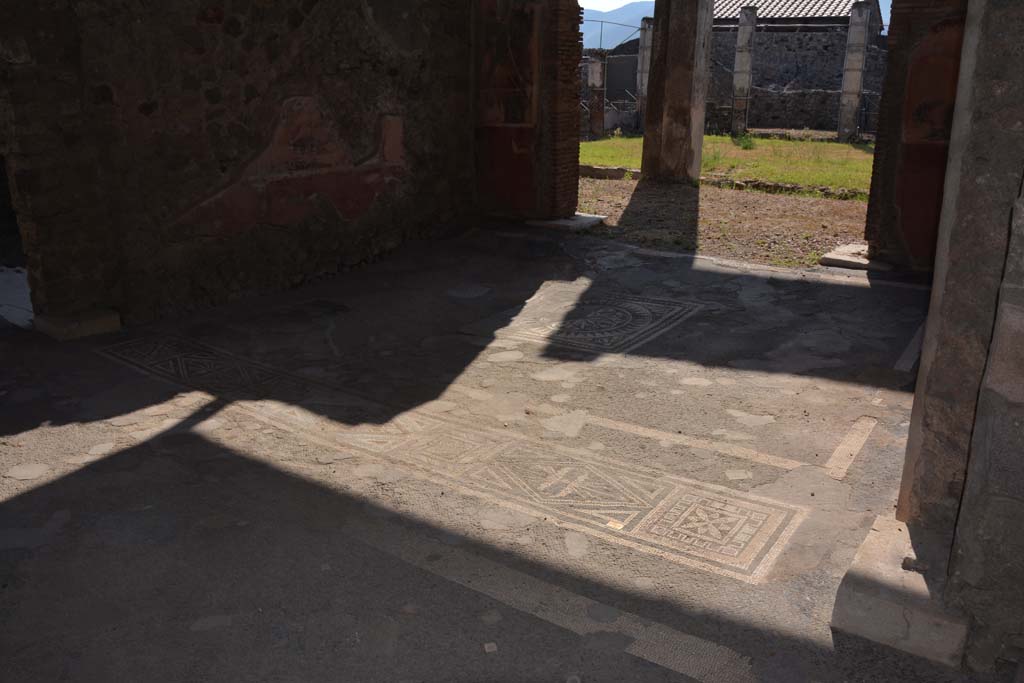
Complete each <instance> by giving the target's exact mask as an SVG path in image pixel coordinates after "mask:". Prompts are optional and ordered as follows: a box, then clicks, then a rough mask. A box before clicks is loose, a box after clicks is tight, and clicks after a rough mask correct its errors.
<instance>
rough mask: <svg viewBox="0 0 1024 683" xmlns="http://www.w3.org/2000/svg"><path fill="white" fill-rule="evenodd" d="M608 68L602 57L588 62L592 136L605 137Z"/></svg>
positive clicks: (588, 104) (588, 103)
mask: <svg viewBox="0 0 1024 683" xmlns="http://www.w3.org/2000/svg"><path fill="white" fill-rule="evenodd" d="M606 72H607V69H606V68H605V63H604V62H603V61H601V59H599V58H598V59H591V60H590V61H589V62H587V89H588V90H589V91H590V99H589V100H588V102H587V106H588V107H589V108H590V137H591V138H603V137H604V101H605V99H604V95H605V74H606Z"/></svg>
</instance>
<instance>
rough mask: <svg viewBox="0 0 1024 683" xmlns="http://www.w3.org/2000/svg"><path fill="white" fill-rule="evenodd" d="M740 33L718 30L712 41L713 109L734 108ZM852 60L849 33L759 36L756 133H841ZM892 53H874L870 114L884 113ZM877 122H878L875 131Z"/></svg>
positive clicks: (868, 81) (869, 71)
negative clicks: (846, 77)
mask: <svg viewBox="0 0 1024 683" xmlns="http://www.w3.org/2000/svg"><path fill="white" fill-rule="evenodd" d="M735 53H736V31H735V29H732V30H716V31H715V33H714V36H713V41H712V66H711V68H712V80H711V87H710V89H709V91H708V102H709V107H710V106H714V107H716V108H718V107H731V106H732V72H733V64H734V61H735ZM845 59H846V29H845V28H837V29H830V30H819V31H766V30H764V29H763V28H761V29H759V30H758V31H757V32H756V33H755V34H754V53H753V73H754V83H753V85H754V92H753V96H752V98H751V102H750V115H749V125H750V127H752V128H794V129H802V128H810V129H814V130H836V129H838V127H839V95H840V90H841V88H842V83H843V64H844V62H845ZM886 62H887V51H886V49H885V48H884V47H881V46H880V45H870V46H869V47H868V59H867V65H866V68H865V73H864V92H865V101H866V103H867V106H868V110H869V112H871V111H874V112H877V111H878V102H879V99H880V94H881V92H882V83H883V80H884V78H885V70H886ZM874 121H876V117H872V119H871V122H870V123H869V126H868V127H869V129H872V130H873V126H872V125H871V124H872V123H874Z"/></svg>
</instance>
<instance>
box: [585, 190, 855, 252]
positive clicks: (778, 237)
mask: <svg viewBox="0 0 1024 683" xmlns="http://www.w3.org/2000/svg"><path fill="white" fill-rule="evenodd" d="M637 185H638V183H637V181H635V180H595V179H592V178H582V179H581V180H580V211H583V212H585V213H596V214H600V215H604V216H608V219H607V221H605V222H606V224H607V226H608V227H607V228H599V229H598V230H597V231H596V232H597V234H601V235H603V236H607V237H615V238H618V239H623V240H626V241H628V242H631V243H634V244H641V245H644V246H650V247H656V248H658V249H673V250H678V251H696V252H697V253H700V254H705V255H709V256H721V257H726V258H732V259H738V260H742V261H751V262H754V263H767V264H770V265H775V266H790V267H803V266H812V265H815V264H817V262H818V258H819V257H820V256H821V255H822V254H824V253H825V252H827V251H830V250H831V249H833V248H834V247H837V246H839V245H841V244H849V243H852V242H862V241H863V239H864V223H865V221H866V218H867V204H866V203H865V202H859V201H840V200H835V199H817V198H814V197H803V196H795V195H773V194H765V193H761V192H744V191H738V190H725V189H720V188H714V187H703V188H701V190H700V193H699V208H698V192H697V190H695V189H694V188H690V187H686V186H682V185H645V186H641V187H638V186H637Z"/></svg>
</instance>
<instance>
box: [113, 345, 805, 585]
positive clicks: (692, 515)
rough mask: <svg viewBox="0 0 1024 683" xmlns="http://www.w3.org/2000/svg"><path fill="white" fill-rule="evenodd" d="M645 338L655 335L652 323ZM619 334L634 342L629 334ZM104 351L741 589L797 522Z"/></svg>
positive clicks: (778, 509) (621, 474)
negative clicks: (326, 411) (730, 580)
mask: <svg viewBox="0 0 1024 683" xmlns="http://www.w3.org/2000/svg"><path fill="white" fill-rule="evenodd" d="M532 329H536V328H532ZM647 330H648V334H657V328H656V327H653V326H647ZM624 335H626V336H631V337H635V331H632V330H631V331H627V332H624ZM103 353H104V354H105V355H107V356H108V357H110V358H113V359H116V360H118V361H121V362H124V363H127V364H129V365H131V366H132V367H134V368H137V369H138V370H141V371H143V372H145V373H148V374H150V375H154V376H156V377H159V378H161V379H164V380H167V381H170V382H174V383H176V384H178V385H180V386H181V387H183V388H189V389H195V390H200V391H204V392H207V393H210V394H213V395H216V396H219V397H222V398H228V399H234V400H242V401H245V403H244V405H245V407H246V410H247V411H249V412H250V413H251V414H253V416H254V417H259V418H263V419H266V420H268V421H270V422H272V423H274V424H276V425H277V426H279V427H281V428H283V429H286V430H288V431H290V432H292V433H295V434H299V435H301V436H303V437H305V438H307V439H313V440H315V441H317V442H319V443H321V444H323V445H326V446H329V447H331V448H335V449H356V450H358V451H362V452H365V453H369V454H373V455H375V456H378V457H382V458H385V459H388V460H391V461H394V462H397V463H400V464H402V465H405V466H408V467H412V468H414V469H416V470H417V471H419V472H420V473H422V474H423V475H425V476H426V477H428V478H430V479H434V480H441V481H444V482H445V483H448V484H450V485H453V486H456V487H458V488H459V489H461V490H463V491H466V492H468V493H471V494H473V495H477V496H480V497H483V498H485V499H487V500H489V501H492V502H495V503H498V504H500V505H503V506H506V507H508V508H512V509H518V510H522V511H526V512H534V513H541V514H542V515H545V516H550V517H551V518H552V519H553V520H558V522H559V523H561V524H563V525H566V526H569V527H572V528H575V529H578V530H579V531H582V532H585V533H588V534H592V535H595V536H600V537H602V538H604V539H607V540H610V541H613V542H615V543H619V544H622V545H626V546H629V547H632V548H635V549H637V550H641V551H644V552H648V553H652V554H655V555H659V556H661V557H664V558H666V559H669V560H672V561H675V562H679V563H681V564H685V565H689V566H694V567H698V568H701V569H705V570H708V571H712V572H715V573H718V574H723V575H727V576H732V577H735V578H737V579H740V580H743V581H747V582H751V583H756V582H758V581H759V580H761V579H762V578H763V577H764V576H765V575H766V573H767V572H768V570H769V569H770V568H771V565H772V562H773V560H774V559H775V558H776V557H777V556H778V554H779V553H780V552H781V551H782V550H783V548H784V547H785V544H786V541H787V540H788V539H789V537H790V536H791V535H792V534H793V532H794V531H795V530H796V528H797V527H798V526H799V524H800V522H801V521H802V519H803V517H804V516H805V514H806V512H805V510H803V509H801V508H799V507H797V506H793V505H789V504H786V503H782V502H779V501H772V500H768V499H765V498H763V497H758V496H753V495H749V494H742V493H740V492H737V491H732V490H730V489H727V488H723V487H719V486H714V485H711V484H706V483H702V482H699V481H694V480H690V479H685V478H682V477H676V476H669V475H666V474H664V473H661V472H658V471H657V470H654V469H649V468H638V467H637V466H636V465H626V464H625V463H620V462H616V461H615V459H614V457H606V456H603V455H599V454H595V453H593V452H590V451H587V450H581V449H572V448H566V447H562V446H558V445H556V444H550V443H543V442H537V441H535V440H531V439H528V438H526V437H523V436H521V435H516V434H511V433H508V432H507V431H505V432H503V431H500V430H498V429H482V428H480V427H477V426H473V425H470V424H466V423H464V422H463V421H460V420H456V419H454V418H451V417H448V416H443V415H432V414H430V413H428V412H426V411H424V410H417V411H410V412H406V413H403V414H402V415H399V416H398V417H396V418H393V419H390V420H388V421H387V422H385V423H383V424H372V425H365V424H364V425H360V426H356V427H349V426H346V425H344V424H342V423H341V422H339V420H337V419H330V418H327V417H323V416H320V415H317V414H315V413H313V412H310V411H308V410H304V409H302V408H300V407H295V406H289V407H283V406H281V404H280V403H278V402H276V401H275V402H261V401H259V400H258V399H260V398H261V397H263V396H264V395H265V394H266V392H267V390H268V389H269V388H270V387H271V386H273V387H274V392H275V396H280V395H281V390H282V388H284V389H285V391H286V392H287V393H289V394H291V396H292V400H293V401H294V402H295V403H296V404H298V405H299V406H302V405H303V404H305V405H311V404H315V403H318V402H326V403H329V404H330V405H332V406H334V407H335V408H339V407H340V408H341V409H342V410H343V411H344V413H343V414H344V421H345V422H349V423H351V422H354V421H355V422H358V421H362V420H371V421H372V419H373V418H374V417H375V416H377V415H382V414H385V413H386V410H385V409H384V406H376V405H375V404H373V403H372V402H370V401H367V400H365V399H362V398H360V397H357V396H352V395H350V394H348V393H347V392H344V391H342V390H340V389H337V388H332V387H330V386H328V385H325V384H318V383H313V382H310V381H308V380H305V379H302V378H298V377H295V376H292V375H290V374H289V373H286V372H283V371H278V370H274V369H272V368H269V367H266V366H264V365H262V364H259V363H255V362H252V361H248V360H245V359H242V358H238V357H237V356H234V355H233V354H230V353H227V352H225V351H221V350H218V349H215V348H212V347H209V346H206V345H203V344H199V343H197V342H193V341H188V340H182V339H165V338H156V339H155V338H148V337H144V338H140V339H135V340H132V341H128V342H122V343H119V344H117V345H115V346H111V347H109V348H107V349H105V350H104V351H103Z"/></svg>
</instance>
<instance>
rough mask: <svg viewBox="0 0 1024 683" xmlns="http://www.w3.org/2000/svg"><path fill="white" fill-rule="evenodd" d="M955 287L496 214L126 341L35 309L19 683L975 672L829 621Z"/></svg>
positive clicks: (8, 336)
mask: <svg viewBox="0 0 1024 683" xmlns="http://www.w3.org/2000/svg"><path fill="white" fill-rule="evenodd" d="M927 298H928V292H927V290H926V289H924V288H921V287H919V286H915V285H912V284H906V283H900V282H895V281H880V280H877V279H869V278H868V277H867V276H865V275H864V274H859V273H854V274H851V273H839V272H835V271H827V270H818V271H795V270H784V269H774V268H770V267H765V266H755V265H751V264H743V263H734V262H724V261H716V260H713V259H702V258H696V259H695V258H692V257H686V256H681V255H679V254H662V253H657V252H652V251H648V250H643V249H637V248H634V247H628V246H625V245H621V244H615V243H610V242H606V241H601V240H597V239H591V238H584V237H578V236H572V235H568V234H563V233H557V232H545V231H543V230H540V229H535V230H531V231H529V232H524V231H520V230H518V229H515V228H494V229H489V230H481V231H477V232H474V233H471V234H469V235H466V236H464V237H461V238H458V239H453V240H447V241H441V242H432V243H418V244H410V245H408V246H406V247H404V248H402V249H400V250H398V251H397V252H396V253H394V254H392V255H391V256H390V257H389V258H388V259H386V260H383V261H381V262H379V263H377V264H375V265H373V266H370V267H367V268H364V269H361V270H359V271H356V272H352V273H348V274H345V275H343V276H339V277H337V278H335V279H333V280H330V281H327V282H323V283H320V284H317V285H312V286H307V287H304V288H302V289H298V290H295V291H292V292H287V293H281V294H274V295H268V296H263V297H257V298H250V299H247V300H245V301H240V302H237V303H234V304H231V305H227V306H222V307H220V308H217V309H215V310H210V311H206V312H204V313H201V314H194V315H191V316H188V317H185V318H182V319H177V320H172V321H166V322H162V323H159V324H154V325H150V326H145V327H137V328H133V329H130V330H128V331H126V332H124V333H121V334H118V335H112V336H108V337H103V338H96V339H91V340H87V341H81V342H75V343H68V344H63V345H58V344H55V343H49V342H45V341H42V340H41V339H39V338H38V337H35V336H33V335H31V334H30V333H28V332H25V331H22V330H17V329H15V328H13V327H9V326H5V327H2V328H0V348H2V352H3V357H4V358H5V359H7V362H5V363H4V365H3V368H2V370H0V400H2V401H3V403H4V406H5V407H4V411H3V414H2V416H0V433H2V441H0V470H2V471H0V474H2V475H3V478H2V479H0V500H2V503H0V572H2V581H3V592H2V598H0V643H2V644H0V654H2V656H3V658H4V661H5V663H6V664H7V670H8V672H9V674H8V675H10V676H12V680H152V681H165V680H166V681H183V680H197V679H201V680H224V679H231V680H240V679H244V680H296V681H307V680H327V679H331V680H337V679H343V680H366V681H377V680H380V681H513V680H515V681H548V680H552V681H623V680H636V681H640V680H643V681H647V680H652V681H656V680H678V681H682V680H700V681H792V680H818V681H852V680H864V681H890V680H891V681H909V680H921V681H962V680H968V679H967V678H964V677H962V676H960V675H958V674H956V673H954V672H951V671H947V670H944V669H941V668H939V667H937V666H934V665H932V664H930V663H928V662H925V661H923V660H919V659H916V658H913V657H909V656H906V655H902V654H900V653H897V652H894V651H890V650H887V649H885V648H882V647H880V646H875V645H873V644H870V643H866V642H863V641H859V640H857V639H853V638H844V637H842V636H840V635H835V634H832V633H831V631H830V630H829V626H828V624H829V618H830V614H831V610H832V604H833V601H834V596H835V593H836V589H837V587H838V584H839V581H840V579H841V578H842V576H843V573H844V572H845V570H846V568H847V567H848V566H849V564H850V562H851V560H852V558H853V555H854V553H855V551H856V549H857V548H858V546H859V545H860V543H861V541H862V540H863V539H864V537H865V536H866V534H867V531H868V529H869V528H870V526H871V524H872V521H873V520H874V519H875V518H876V517H877V516H878V515H884V514H888V513H890V512H891V510H892V508H893V505H894V502H895V495H896V487H897V483H898V480H899V474H900V470H901V467H902V455H903V449H904V446H905V441H906V437H907V427H908V420H909V415H910V407H911V401H912V394H911V391H912V387H913V382H914V370H915V362H916V353H917V346H918V345H919V343H920V329H921V326H922V323H923V321H924V316H925V310H926V306H927ZM971 680H976V679H971Z"/></svg>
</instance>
